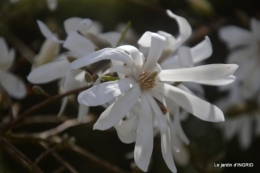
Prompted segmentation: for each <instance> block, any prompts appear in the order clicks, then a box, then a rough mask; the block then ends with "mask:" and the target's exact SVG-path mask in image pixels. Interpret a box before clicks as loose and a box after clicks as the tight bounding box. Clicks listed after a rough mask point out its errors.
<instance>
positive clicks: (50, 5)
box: [46, 0, 58, 11]
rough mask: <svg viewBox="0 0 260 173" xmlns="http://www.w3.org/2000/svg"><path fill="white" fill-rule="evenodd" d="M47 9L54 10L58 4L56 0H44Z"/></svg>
mask: <svg viewBox="0 0 260 173" xmlns="http://www.w3.org/2000/svg"><path fill="white" fill-rule="evenodd" d="M46 1H47V6H48V8H49V10H51V11H54V10H56V8H57V6H58V0H46Z"/></svg>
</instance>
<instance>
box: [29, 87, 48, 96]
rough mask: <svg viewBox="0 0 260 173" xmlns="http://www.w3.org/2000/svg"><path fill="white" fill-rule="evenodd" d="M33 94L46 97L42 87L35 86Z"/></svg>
mask: <svg viewBox="0 0 260 173" xmlns="http://www.w3.org/2000/svg"><path fill="white" fill-rule="evenodd" d="M32 90H33V92H34V93H35V94H38V95H44V94H45V91H44V90H43V89H42V88H41V87H40V86H33V88H32Z"/></svg>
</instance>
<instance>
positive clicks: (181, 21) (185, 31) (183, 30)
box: [166, 10, 192, 51]
mask: <svg viewBox="0 0 260 173" xmlns="http://www.w3.org/2000/svg"><path fill="white" fill-rule="evenodd" d="M166 12H167V14H168V16H169V17H171V18H173V19H175V20H176V22H177V24H178V26H179V32H180V34H179V36H178V37H177V40H176V44H175V46H174V48H173V49H172V50H173V51H174V50H176V49H177V48H178V47H179V46H180V45H181V44H182V43H184V42H185V41H186V40H187V39H188V38H189V37H190V35H191V33H192V29H191V26H190V24H189V22H188V21H187V20H186V19H185V18H183V17H180V16H177V15H175V14H173V13H172V12H171V11H170V10H167V11H166Z"/></svg>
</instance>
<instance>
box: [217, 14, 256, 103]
mask: <svg viewBox="0 0 260 173" xmlns="http://www.w3.org/2000/svg"><path fill="white" fill-rule="evenodd" d="M250 26H251V31H248V30H246V29H243V28H239V27H237V26H226V27H223V28H221V29H220V31H219V36H220V38H221V39H222V40H223V41H224V42H225V43H226V44H227V46H228V48H229V49H230V50H231V52H230V54H229V56H228V63H236V64H238V65H239V66H240V68H239V70H238V71H237V73H236V77H237V82H236V83H235V84H234V85H236V86H232V85H231V86H230V87H225V89H226V90H230V92H232V90H233V89H234V87H240V86H239V85H241V91H242V92H243V97H245V98H247V99H252V98H257V97H258V100H259V103H260V94H259V93H260V61H259V57H260V49H259V46H260V21H258V20H256V19H254V18H252V19H251V23H250ZM233 94H235V93H233Z"/></svg>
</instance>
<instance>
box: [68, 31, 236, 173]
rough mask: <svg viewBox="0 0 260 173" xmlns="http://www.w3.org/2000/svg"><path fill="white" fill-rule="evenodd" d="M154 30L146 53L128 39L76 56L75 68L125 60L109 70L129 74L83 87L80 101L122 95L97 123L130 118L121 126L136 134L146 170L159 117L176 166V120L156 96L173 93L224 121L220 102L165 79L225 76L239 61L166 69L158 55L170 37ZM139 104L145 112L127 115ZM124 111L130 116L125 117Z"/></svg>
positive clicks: (186, 105) (137, 154) (139, 160)
mask: <svg viewBox="0 0 260 173" xmlns="http://www.w3.org/2000/svg"><path fill="white" fill-rule="evenodd" d="M149 34H151V40H150V41H151V43H150V45H151V46H150V51H149V54H148V57H147V58H144V57H143V55H142V54H141V53H140V52H139V51H138V50H137V49H136V48H135V47H132V46H127V45H126V46H121V47H118V48H115V49H110V48H107V49H103V50H100V51H97V52H94V53H91V54H89V55H87V56H84V57H82V58H80V59H78V60H76V61H74V62H72V63H71V68H72V69H78V68H81V67H84V66H86V65H89V64H92V63H94V62H97V61H100V60H104V59H110V60H116V61H120V62H121V65H116V66H112V67H111V68H110V69H108V70H107V71H106V72H104V74H106V73H111V72H117V73H121V74H123V75H125V77H124V78H122V79H120V80H118V81H113V82H106V83H102V84H100V85H96V86H94V87H92V88H90V89H88V90H86V91H84V92H82V93H81V94H80V95H79V96H78V101H79V102H80V103H81V104H84V105H88V106H97V105H102V104H104V103H106V102H109V101H111V100H113V99H115V98H116V99H117V100H116V101H115V102H114V103H113V104H111V105H110V106H109V107H108V108H107V109H106V110H105V111H104V112H103V113H102V114H101V115H100V118H99V119H98V121H97V122H96V124H95V125H94V129H99V130H106V129H108V128H110V127H113V126H115V125H116V124H117V123H119V122H121V123H127V124H128V126H122V127H123V128H122V130H123V131H124V133H125V134H127V135H128V140H130V141H131V140H132V139H131V138H134V140H132V141H136V143H135V151H134V158H135V162H136V164H137V165H138V167H139V168H141V169H142V170H143V171H147V168H148V165H149V162H150V157H151V154H152V149H153V124H154V119H156V120H157V121H158V125H159V128H160V133H161V141H162V145H161V147H162V153H163V157H164V160H165V162H166V164H167V166H168V167H169V169H170V170H171V171H172V172H176V167H175V165H174V162H173V158H172V149H171V140H172V139H171V134H170V130H171V129H169V127H168V124H170V121H171V120H170V117H169V113H168V112H164V111H163V112H162V110H161V108H160V107H159V105H158V104H157V101H156V100H158V101H159V102H161V104H163V105H165V106H166V102H165V99H164V97H169V98H170V99H171V100H172V101H173V102H174V103H175V104H177V105H178V106H180V107H182V108H183V109H185V110H187V111H188V112H190V113H192V114H193V115H195V116H197V117H199V118H201V119H203V120H206V121H211V122H219V121H224V116H223V113H222V111H221V110H220V109H218V108H217V107H216V106H214V105H212V104H210V103H208V102H206V101H203V100H201V99H200V98H197V97H195V96H193V95H191V94H189V93H187V92H185V91H183V90H181V89H179V88H177V87H174V86H172V85H169V84H166V83H163V82H162V81H166V82H182V81H190V82H197V83H203V84H208V83H212V82H217V81H219V82H222V80H225V79H226V78H228V77H230V76H231V75H232V74H233V73H234V72H235V70H236V69H237V65H232V64H228V65H224V64H213V65H205V66H199V67H190V68H183V69H174V70H161V68H160V65H159V64H158V63H157V61H158V59H159V58H160V56H161V54H162V52H163V50H164V46H165V42H166V39H165V37H162V36H160V35H158V34H156V33H149ZM97 82H99V80H97ZM155 98H156V99H155ZM134 105H137V107H138V105H140V110H141V112H138V113H137V114H130V115H129V116H128V115H127V113H128V112H129V110H131V108H134V107H133V106H134ZM164 114H165V115H164ZM126 115H127V116H126ZM125 116H126V117H127V118H128V119H127V120H126V121H123V118H124V117H125Z"/></svg>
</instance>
